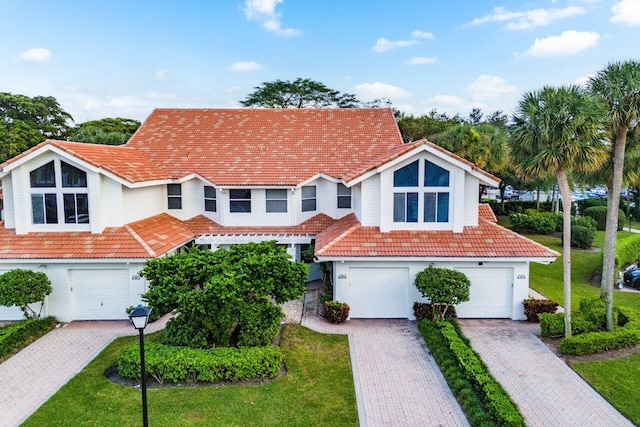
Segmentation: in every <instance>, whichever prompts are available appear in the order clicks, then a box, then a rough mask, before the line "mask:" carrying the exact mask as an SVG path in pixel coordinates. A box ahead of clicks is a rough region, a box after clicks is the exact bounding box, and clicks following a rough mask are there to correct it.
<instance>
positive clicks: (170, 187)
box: [167, 184, 182, 196]
mask: <svg viewBox="0 0 640 427" xmlns="http://www.w3.org/2000/svg"><path fill="white" fill-rule="evenodd" d="M167 194H168V195H169V196H181V195H182V184H167Z"/></svg>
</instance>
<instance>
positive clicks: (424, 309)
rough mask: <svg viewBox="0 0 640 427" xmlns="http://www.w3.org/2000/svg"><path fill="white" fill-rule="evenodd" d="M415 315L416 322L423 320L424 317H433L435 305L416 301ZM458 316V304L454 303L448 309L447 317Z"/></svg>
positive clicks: (414, 304)
mask: <svg viewBox="0 0 640 427" xmlns="http://www.w3.org/2000/svg"><path fill="white" fill-rule="evenodd" d="M413 315H414V316H415V317H416V322H419V321H421V320H422V319H428V320H431V319H433V305H432V304H429V303H428V302H418V301H415V302H414V303H413ZM456 317H458V316H457V314H456V306H455V305H452V306H450V307H449V309H448V310H447V313H446V314H445V318H447V319H453V318H456Z"/></svg>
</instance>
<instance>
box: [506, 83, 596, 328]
mask: <svg viewBox="0 0 640 427" xmlns="http://www.w3.org/2000/svg"><path fill="white" fill-rule="evenodd" d="M513 119H514V124H513V126H512V127H511V128H510V133H511V157H512V160H513V162H514V164H515V166H516V167H517V168H518V169H519V170H521V171H522V173H523V174H525V175H527V176H530V177H532V178H543V177H546V176H548V175H549V174H555V175H556V178H557V180H558V186H559V188H560V194H562V200H565V201H568V203H566V204H565V205H563V209H562V233H563V240H562V260H563V273H564V274H563V289H564V307H565V310H564V325H565V336H567V337H568V336H571V208H570V206H571V202H570V201H571V189H570V187H569V180H568V173H569V172H571V171H573V170H582V171H588V170H595V169H597V168H598V167H600V165H602V163H603V162H604V161H605V158H606V155H605V152H604V145H603V143H602V140H601V137H602V129H603V123H602V119H603V109H602V104H600V103H599V102H598V100H597V99H596V98H595V97H592V96H590V95H589V94H588V93H586V92H585V91H584V90H583V89H581V88H580V87H578V86H566V87H559V88H553V87H544V88H542V89H541V90H539V91H534V92H529V93H526V94H525V95H524V97H523V98H522V100H521V101H520V103H519V105H518V109H517V111H516V113H515V115H514V118H513Z"/></svg>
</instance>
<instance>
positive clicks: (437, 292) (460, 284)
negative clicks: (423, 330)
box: [413, 266, 471, 320]
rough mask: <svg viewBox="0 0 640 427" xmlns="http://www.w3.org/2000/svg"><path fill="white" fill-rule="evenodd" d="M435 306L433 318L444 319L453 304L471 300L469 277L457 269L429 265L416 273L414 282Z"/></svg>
mask: <svg viewBox="0 0 640 427" xmlns="http://www.w3.org/2000/svg"><path fill="white" fill-rule="evenodd" d="M413 284H414V285H415V287H416V288H418V290H419V291H420V293H422V296H423V297H425V298H428V299H429V302H430V303H431V305H432V306H433V319H432V320H444V319H445V317H446V314H447V310H448V309H449V307H450V306H452V305H457V304H460V303H461V302H465V301H469V288H470V287H471V282H470V281H469V278H468V277H467V276H466V275H465V274H464V273H461V272H459V271H457V270H451V269H448V268H440V267H433V266H429V267H427V268H425V269H424V270H422V271H420V272H419V273H418V274H416V278H415V280H414V282H413Z"/></svg>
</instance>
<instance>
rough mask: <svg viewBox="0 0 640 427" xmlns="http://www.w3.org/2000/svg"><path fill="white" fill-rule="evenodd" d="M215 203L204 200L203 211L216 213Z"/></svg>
mask: <svg viewBox="0 0 640 427" xmlns="http://www.w3.org/2000/svg"><path fill="white" fill-rule="evenodd" d="M217 208H218V206H217V203H216V200H215V199H205V201H204V210H205V211H207V212H216V211H217Z"/></svg>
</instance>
